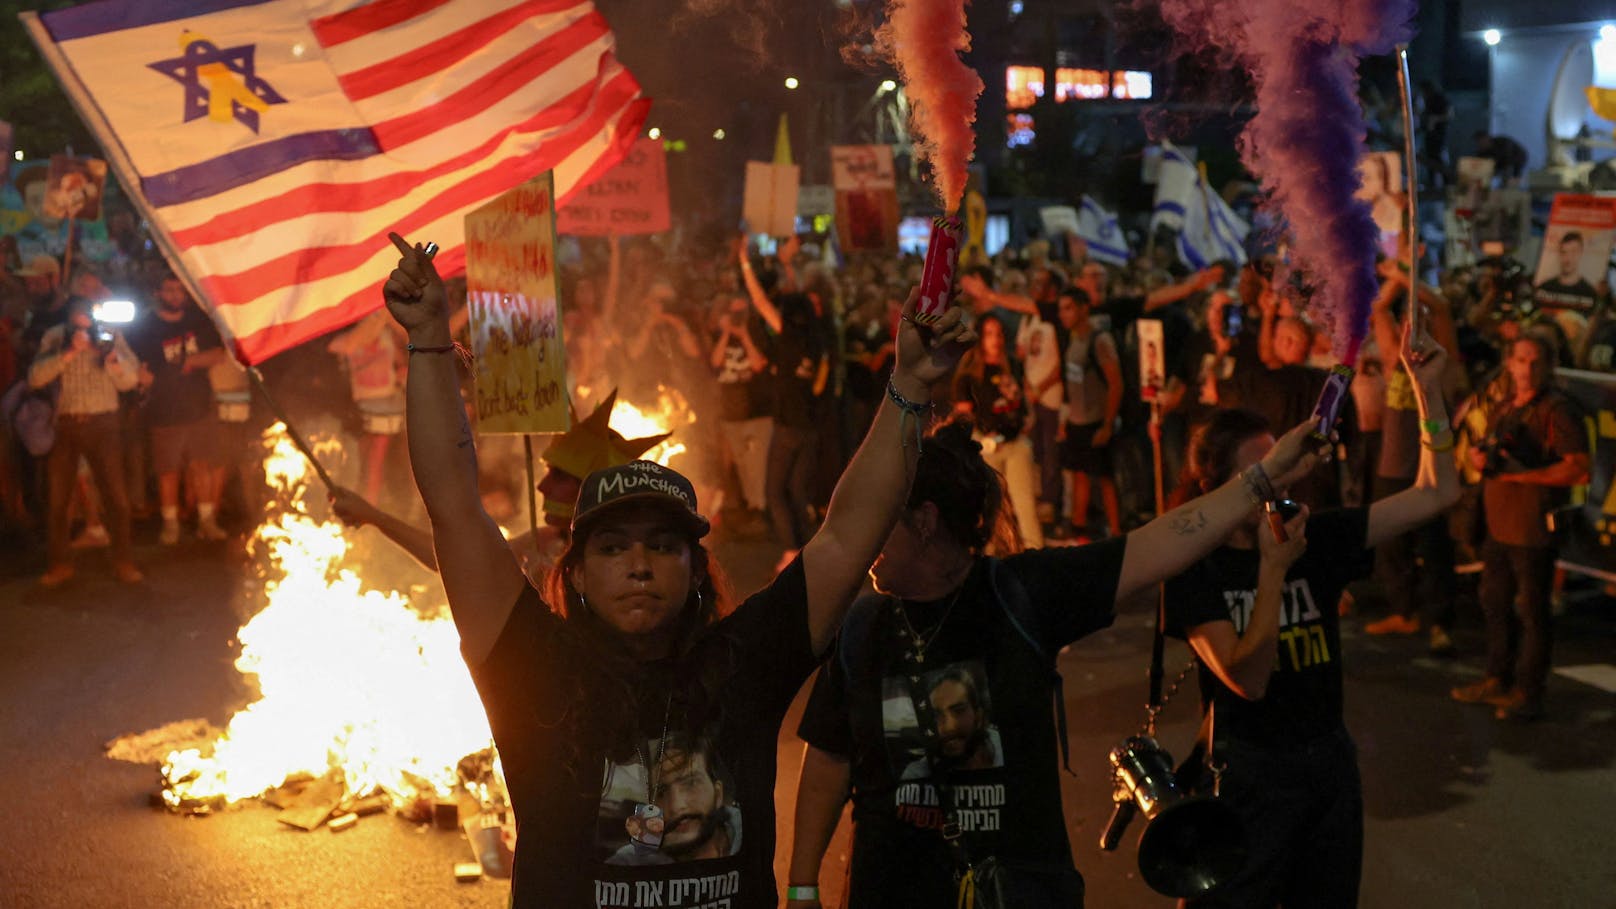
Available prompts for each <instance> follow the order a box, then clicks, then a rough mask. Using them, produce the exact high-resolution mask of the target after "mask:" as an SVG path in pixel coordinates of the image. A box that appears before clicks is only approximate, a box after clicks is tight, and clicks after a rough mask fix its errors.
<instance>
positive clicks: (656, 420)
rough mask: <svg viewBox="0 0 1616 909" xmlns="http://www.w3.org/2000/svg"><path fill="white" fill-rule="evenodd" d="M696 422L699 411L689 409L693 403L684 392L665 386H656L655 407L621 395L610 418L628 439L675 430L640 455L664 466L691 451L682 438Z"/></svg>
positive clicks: (670, 464) (617, 429) (611, 422)
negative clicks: (641, 405)
mask: <svg viewBox="0 0 1616 909" xmlns="http://www.w3.org/2000/svg"><path fill="white" fill-rule="evenodd" d="M695 422H696V414H695V412H694V411H692V410H691V409H690V403H689V402H688V401H686V400H685V399H684V396H683V395H681V394H679V393H678V392H677V391H673V390H671V389H669V388H666V387H658V388H657V402H656V406H655V408H649V407H648V408H646V409H644V410H641V409H640V408H638V407H635V406H634V405H633V404H630V403H629V402H627V401H625V400H623V399H622V398H618V399H617V403H616V404H615V405H613V407H612V415H611V417H610V418H609V419H608V420H607V423H608V425H610V426H611V427H612V429H615V430H616V431H617V432H618V434H620V435H621V436H622V437H623V438H625V439H640V438H644V437H646V436H659V435H661V434H663V433H665V432H672V433H673V435H672V436H670V437H668V438H667V439H666V440H664V441H662V442H660V443H658V444H657V446H656V447H655V448H653V449H651V450H650V451H648V452H646V453H645V454H643V455H641V457H643V458H645V459H646V460H648V461H655V462H657V463H658V464H661V465H662V466H663V467H671V466H673V464H672V461H673V459H674V458H677V457H679V456H680V455H683V454H685V452H687V451H689V447H688V446H687V445H685V443H684V442H683V441H681V440H682V439H683V437H684V431H685V430H686V429H687V428H688V427H690V426H691V425H693V424H694V423H695Z"/></svg>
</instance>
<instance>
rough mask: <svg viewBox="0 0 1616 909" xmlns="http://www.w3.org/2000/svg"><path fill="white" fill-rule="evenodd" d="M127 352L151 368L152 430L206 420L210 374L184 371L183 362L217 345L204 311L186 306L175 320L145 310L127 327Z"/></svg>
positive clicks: (149, 417) (149, 401)
mask: <svg viewBox="0 0 1616 909" xmlns="http://www.w3.org/2000/svg"><path fill="white" fill-rule="evenodd" d="M126 337H127V339H128V341H129V349H130V350H132V351H134V354H135V356H137V357H139V358H140V362H141V363H144V364H145V366H146V368H147V369H149V370H151V373H152V385H151V388H150V389H148V390H147V392H146V420H147V422H148V423H149V424H151V425H152V426H178V425H181V424H184V423H192V422H195V421H197V420H201V419H204V418H206V417H207V416H208V414H209V413H211V412H212V410H213V386H212V385H210V384H209V383H208V371H207V370H206V369H198V370H194V371H192V372H189V373H187V372H186V371H185V361H186V360H187V359H189V358H191V357H192V356H194V355H196V354H199V353H202V352H204V351H208V350H213V349H214V348H216V347H219V346H220V341H219V331H218V329H216V328H214V327H213V322H212V320H210V319H209V318H208V317H207V316H205V315H203V314H202V311H201V310H199V309H197V308H196V307H194V306H187V307H186V308H185V311H184V314H183V315H181V316H180V318H179V320H178V321H175V322H170V321H168V320H166V319H163V318H161V317H159V316H158V315H157V313H156V312H155V311H153V312H149V313H147V314H146V316H145V317H144V318H142V319H141V320H140V321H138V322H136V323H135V324H134V325H133V326H131V327H130V330H129V332H128V333H127V335H126Z"/></svg>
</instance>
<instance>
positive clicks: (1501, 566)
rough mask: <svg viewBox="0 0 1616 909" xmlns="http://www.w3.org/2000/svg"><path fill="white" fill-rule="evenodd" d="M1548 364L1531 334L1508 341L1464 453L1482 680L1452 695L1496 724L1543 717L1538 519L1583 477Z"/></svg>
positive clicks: (1568, 414) (1544, 579) (1544, 549)
mask: <svg viewBox="0 0 1616 909" xmlns="http://www.w3.org/2000/svg"><path fill="white" fill-rule="evenodd" d="M1554 363H1555V354H1554V350H1553V345H1551V344H1550V343H1548V342H1547V341H1545V340H1544V339H1543V338H1542V337H1540V336H1538V335H1535V334H1525V335H1522V336H1521V337H1519V338H1517V339H1516V340H1515V341H1514V342H1512V343H1511V344H1510V347H1509V356H1508V358H1507V359H1505V361H1504V379H1505V387H1504V399H1503V400H1502V401H1501V402H1500V403H1499V404H1497V405H1496V406H1495V407H1494V409H1493V411H1492V413H1491V415H1490V418H1489V420H1488V425H1487V435H1486V437H1485V438H1484V439H1483V440H1482V442H1481V444H1480V445H1477V446H1475V447H1473V448H1472V449H1471V451H1470V456H1469V457H1470V465H1471V467H1473V468H1475V469H1477V470H1481V471H1482V474H1483V479H1482V490H1481V495H1482V507H1483V510H1484V512H1485V515H1486V522H1487V538H1486V541H1485V542H1484V543H1483V544H1482V556H1481V560H1482V570H1481V591H1480V598H1481V610H1482V614H1483V615H1484V616H1485V618H1486V623H1487V675H1486V677H1484V678H1483V679H1482V680H1481V681H1479V682H1476V683H1474V684H1471V685H1464V686H1461V687H1458V688H1455V689H1453V691H1452V696H1453V699H1454V700H1456V701H1461V702H1464V703H1468V704H1477V703H1485V704H1491V705H1492V706H1493V707H1494V708H1495V715H1496V716H1497V717H1498V718H1499V719H1501V720H1503V719H1513V720H1534V719H1537V718H1539V717H1541V716H1542V715H1543V686H1544V681H1545V680H1546V679H1547V678H1548V674H1549V651H1550V645H1551V643H1552V635H1551V630H1550V627H1549V624H1550V610H1549V594H1550V587H1551V586H1552V583H1553V580H1554V559H1555V552H1554V540H1553V538H1552V537H1551V536H1550V535H1549V531H1548V528H1547V526H1546V525H1545V523H1544V516H1545V515H1547V514H1548V513H1549V512H1550V511H1553V510H1554V508H1555V507H1556V506H1558V505H1561V504H1564V502H1565V499H1566V491H1567V490H1568V489H1569V488H1570V487H1572V486H1578V485H1581V484H1582V483H1586V482H1587V481H1588V463H1589V454H1588V437H1587V434H1586V432H1585V430H1584V429H1583V425H1582V420H1581V419H1580V417H1579V415H1578V413H1577V408H1576V405H1575V404H1573V403H1572V401H1571V399H1570V398H1567V397H1566V396H1565V395H1564V394H1563V393H1561V392H1560V391H1559V390H1558V389H1556V388H1554V387H1553V384H1552V383H1553V379H1554ZM1517 603H1518V605H1517Z"/></svg>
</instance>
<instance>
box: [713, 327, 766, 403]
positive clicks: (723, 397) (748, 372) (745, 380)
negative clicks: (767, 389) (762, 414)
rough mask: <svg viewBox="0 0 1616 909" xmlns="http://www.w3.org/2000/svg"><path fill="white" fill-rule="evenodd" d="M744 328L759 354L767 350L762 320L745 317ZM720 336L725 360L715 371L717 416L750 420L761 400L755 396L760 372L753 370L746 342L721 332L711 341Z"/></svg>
mask: <svg viewBox="0 0 1616 909" xmlns="http://www.w3.org/2000/svg"><path fill="white" fill-rule="evenodd" d="M746 331H747V333H748V334H750V335H751V338H752V346H753V347H756V348H757V349H758V351H759V352H760V353H761V352H762V351H764V350H767V349H768V342H767V340H765V337H764V334H763V329H762V326H761V323H759V322H758V320H757V319H756V318H755V317H750V316H749V317H747V320H746ZM720 337H721V338H723V339H724V363H723V365H721V366H719V367H718V369H717V370H716V373H717V380H718V406H719V414H720V416H719V419H721V420H748V419H751V418H752V417H754V416H757V415H758V409H757V405H758V404H759V403H760V402H759V401H757V400H756V399H757V398H759V397H760V394H757V393H755V392H757V391H758V386H759V385H761V384H762V383H761V381H760V376H761V374H760V373H757V372H753V370H752V361H751V358H750V357H748V356H747V355H746V345H744V344H742V343H741V342H740V341H738V340H736V339H735V337H734V336H733V335H728V336H724V335H720V336H719V337H715V338H713V343H714V344H716V343H718V341H719V340H720ZM764 368H765V369H767V368H768V367H767V366H765V367H764Z"/></svg>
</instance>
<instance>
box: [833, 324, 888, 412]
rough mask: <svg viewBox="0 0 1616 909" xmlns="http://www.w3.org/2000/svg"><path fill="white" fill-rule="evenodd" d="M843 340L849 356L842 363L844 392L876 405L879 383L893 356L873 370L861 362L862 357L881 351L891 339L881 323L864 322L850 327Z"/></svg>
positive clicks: (879, 394) (879, 388)
mask: <svg viewBox="0 0 1616 909" xmlns="http://www.w3.org/2000/svg"><path fill="white" fill-rule="evenodd" d="M843 336H844V338H845V340H846V346H845V347H844V348H843V349H844V350H846V351H847V354H848V356H847V357H846V358H845V359H844V361H843V362H844V364H845V365H844V366H843V369H844V370H845V372H844V373H843V375H844V377H845V378H844V379H843V388H844V389H846V391H847V394H849V395H850V396H852V397H854V398H857V399H858V400H860V401H869V402H872V403H873V402H878V401H880V400H881V393H882V391H883V389H882V387H881V383H882V380H883V378H884V377H885V375H886V372H887V364H888V363H890V362H891V359H892V354H891V353H890V352H888V353H886V354H885V355H884V356H883V357H882V360H881V361H880V362H879V363H877V364H875V365H874V367H873V368H872V367H870V366H866V365H864V363H862V362H861V361H860V358H862V357H863V356H864V355H865V354H870V353H874V352H875V351H877V350H880V349H881V348H882V346H883V345H885V344H886V343H887V342H889V341H890V340H891V336H890V334H889V333H888V331H887V330H886V328H885V327H884V326H883V325H882V324H881V323H880V322H866V323H864V324H862V325H861V324H856V323H854V324H849V325H848V326H847V330H846V331H845V332H844V333H843Z"/></svg>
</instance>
